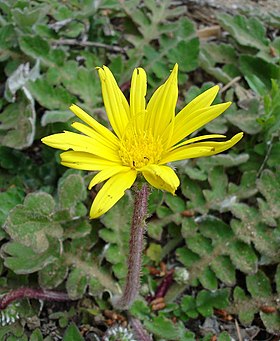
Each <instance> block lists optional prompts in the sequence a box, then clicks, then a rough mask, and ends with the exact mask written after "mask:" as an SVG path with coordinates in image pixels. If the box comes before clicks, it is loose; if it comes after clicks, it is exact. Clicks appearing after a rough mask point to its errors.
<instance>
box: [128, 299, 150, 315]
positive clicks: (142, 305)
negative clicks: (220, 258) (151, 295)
mask: <svg viewBox="0 0 280 341" xmlns="http://www.w3.org/2000/svg"><path fill="white" fill-rule="evenodd" d="M129 311H130V313H131V315H132V316H135V317H137V318H139V319H141V320H143V319H145V318H149V316H150V313H151V311H150V308H149V307H148V304H147V302H145V301H140V300H136V301H134V302H133V304H132V306H131V308H130V309H129Z"/></svg>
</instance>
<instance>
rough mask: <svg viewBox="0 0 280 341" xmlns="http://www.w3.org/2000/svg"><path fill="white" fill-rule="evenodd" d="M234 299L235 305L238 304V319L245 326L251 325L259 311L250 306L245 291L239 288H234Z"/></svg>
mask: <svg viewBox="0 0 280 341" xmlns="http://www.w3.org/2000/svg"><path fill="white" fill-rule="evenodd" d="M233 297H234V302H235V304H238V317H239V320H240V322H241V323H243V324H245V325H250V324H251V323H252V321H253V319H254V315H255V313H256V312H257V310H258V309H257V308H256V307H254V305H252V304H250V302H249V298H248V297H247V296H246V294H245V292H244V290H243V289H241V288H240V287H238V286H237V287H235V288H234V291H233Z"/></svg>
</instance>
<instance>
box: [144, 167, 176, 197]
mask: <svg viewBox="0 0 280 341" xmlns="http://www.w3.org/2000/svg"><path fill="white" fill-rule="evenodd" d="M141 172H142V174H143V176H144V177H145V179H146V180H147V181H148V182H149V183H150V184H151V185H152V186H153V187H155V188H158V189H161V190H165V191H168V192H171V193H172V194H174V193H175V191H176V189H177V187H178V186H179V184H180V180H179V178H178V176H177V175H176V173H175V172H174V170H173V169H172V168H170V167H168V166H159V165H148V166H146V167H143V168H142V169H141Z"/></svg>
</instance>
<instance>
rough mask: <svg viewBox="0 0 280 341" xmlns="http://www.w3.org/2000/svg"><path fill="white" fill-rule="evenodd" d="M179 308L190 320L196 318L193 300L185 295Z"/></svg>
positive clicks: (196, 313)
mask: <svg viewBox="0 0 280 341" xmlns="http://www.w3.org/2000/svg"><path fill="white" fill-rule="evenodd" d="M181 308H182V310H183V312H184V313H186V314H187V315H188V316H189V317H190V318H193V319H195V318H197V317H198V312H197V309H196V301H195V298H194V297H192V296H189V295H185V296H184V297H183V298H182V301H181Z"/></svg>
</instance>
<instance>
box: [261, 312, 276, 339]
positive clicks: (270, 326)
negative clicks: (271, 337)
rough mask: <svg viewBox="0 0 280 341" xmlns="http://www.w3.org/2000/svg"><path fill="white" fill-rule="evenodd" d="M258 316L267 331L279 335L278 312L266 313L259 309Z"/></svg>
mask: <svg viewBox="0 0 280 341" xmlns="http://www.w3.org/2000/svg"><path fill="white" fill-rule="evenodd" d="M260 316H261V319H262V321H263V324H264V325H265V328H266V330H267V331H268V333H271V334H276V335H279V330H280V313H279V312H278V311H277V312H275V313H271V314H266V313H264V312H262V311H261V312H260Z"/></svg>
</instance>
